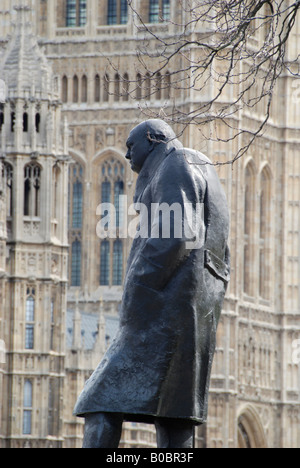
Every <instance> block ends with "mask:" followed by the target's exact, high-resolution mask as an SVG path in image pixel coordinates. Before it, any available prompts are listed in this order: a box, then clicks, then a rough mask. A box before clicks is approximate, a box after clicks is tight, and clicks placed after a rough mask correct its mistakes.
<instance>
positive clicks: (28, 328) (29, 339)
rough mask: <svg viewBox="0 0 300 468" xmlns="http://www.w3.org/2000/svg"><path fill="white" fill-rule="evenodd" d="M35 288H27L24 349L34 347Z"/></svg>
mask: <svg viewBox="0 0 300 468" xmlns="http://www.w3.org/2000/svg"><path fill="white" fill-rule="evenodd" d="M34 327H35V290H34V288H27V297H26V311H25V349H34Z"/></svg>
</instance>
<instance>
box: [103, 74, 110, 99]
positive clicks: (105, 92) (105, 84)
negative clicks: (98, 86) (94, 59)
mask: <svg viewBox="0 0 300 468" xmlns="http://www.w3.org/2000/svg"><path fill="white" fill-rule="evenodd" d="M108 100H109V76H108V74H105V75H104V80H103V101H104V102H108Z"/></svg>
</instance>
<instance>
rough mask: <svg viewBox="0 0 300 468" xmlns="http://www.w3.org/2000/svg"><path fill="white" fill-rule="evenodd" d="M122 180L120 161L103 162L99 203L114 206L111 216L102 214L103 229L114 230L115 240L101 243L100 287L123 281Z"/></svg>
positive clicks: (122, 166) (122, 173) (115, 284)
mask: <svg viewBox="0 0 300 468" xmlns="http://www.w3.org/2000/svg"><path fill="white" fill-rule="evenodd" d="M124 179H125V168H124V165H123V164H122V163H121V162H120V161H118V160H117V159H113V158H111V159H108V160H106V161H104V163H103V164H102V168H101V203H111V204H112V205H113V206H114V211H113V215H112V212H111V213H105V214H104V216H106V217H107V218H108V222H107V225H106V226H104V229H106V230H108V231H109V229H110V228H114V234H115V235H116V236H117V239H113V238H109V239H105V240H103V241H102V242H101V248H100V285H101V286H109V285H113V286H118V285H121V284H122V280H123V263H124V258H123V242H122V240H121V239H119V238H118V237H119V230H120V229H121V228H122V224H123V216H122V210H123V207H122V201H123V200H122V198H120V197H122V195H124ZM108 215H109V216H108ZM113 216H114V217H113Z"/></svg>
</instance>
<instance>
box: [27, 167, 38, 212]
mask: <svg viewBox="0 0 300 468" xmlns="http://www.w3.org/2000/svg"><path fill="white" fill-rule="evenodd" d="M40 188H41V168H40V166H39V165H38V164H35V163H32V164H27V166H25V168H24V216H39V215H40Z"/></svg>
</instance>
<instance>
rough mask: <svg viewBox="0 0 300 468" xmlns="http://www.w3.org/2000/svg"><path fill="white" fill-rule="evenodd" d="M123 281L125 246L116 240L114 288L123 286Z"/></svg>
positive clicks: (114, 248)
mask: <svg viewBox="0 0 300 468" xmlns="http://www.w3.org/2000/svg"><path fill="white" fill-rule="evenodd" d="M122 281H123V244H122V241H121V240H116V241H115V242H114V246H113V286H121V285H122Z"/></svg>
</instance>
